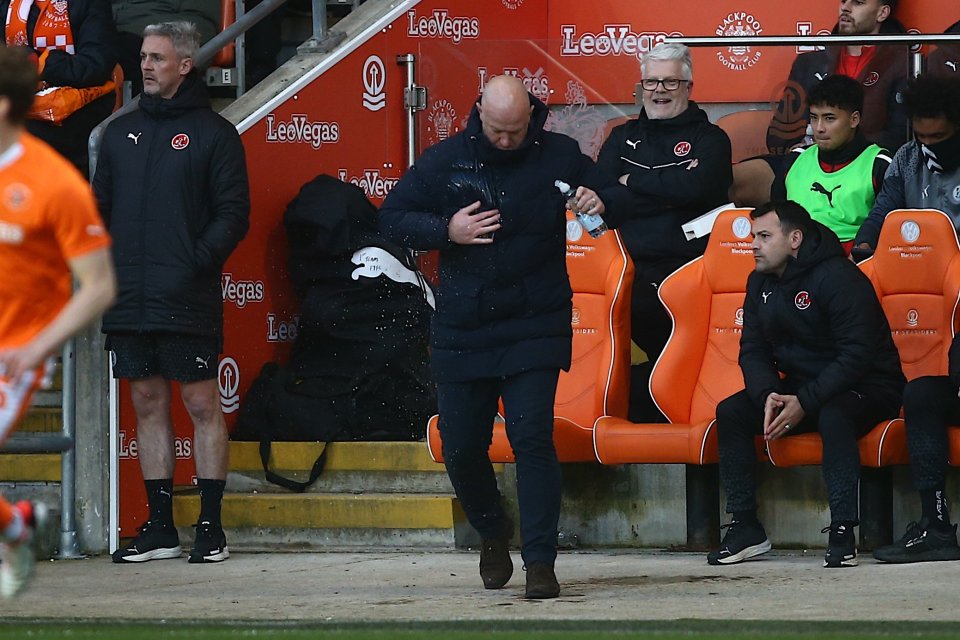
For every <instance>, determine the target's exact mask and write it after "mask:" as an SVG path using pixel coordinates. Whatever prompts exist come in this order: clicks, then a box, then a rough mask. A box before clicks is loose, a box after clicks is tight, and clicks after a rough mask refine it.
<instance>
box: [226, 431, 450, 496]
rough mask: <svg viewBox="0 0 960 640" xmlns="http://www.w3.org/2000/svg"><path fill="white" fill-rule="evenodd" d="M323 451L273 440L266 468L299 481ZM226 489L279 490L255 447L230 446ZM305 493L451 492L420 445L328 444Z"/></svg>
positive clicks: (320, 446)
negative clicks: (265, 471) (319, 470)
mask: <svg viewBox="0 0 960 640" xmlns="http://www.w3.org/2000/svg"><path fill="white" fill-rule="evenodd" d="M323 447H324V444H323V443H318V442H275V443H273V445H272V449H271V467H270V468H271V469H272V470H273V471H276V472H277V473H279V474H280V475H282V476H284V477H286V478H290V479H293V480H297V481H305V480H307V479H308V477H309V473H310V469H311V468H312V467H313V463H314V462H315V461H316V459H317V457H319V455H320V453H321V452H322V451H323ZM227 491H228V492H233V493H244V492H252V491H260V492H271V491H283V490H282V489H279V487H277V486H276V485H274V484H271V483H269V482H267V480H266V479H265V478H264V474H263V466H262V465H261V463H260V452H259V444H258V443H256V442H231V443H230V473H229V475H228V476H227ZM307 492H309V493H370V492H376V493H414V494H420V493H445V494H452V493H453V487H451V486H450V481H449V480H448V479H447V474H446V470H445V468H444V466H443V465H442V464H437V463H435V462H433V460H431V459H430V454H429V453H428V452H427V447H426V445H425V444H424V443H422V442H333V443H331V444H330V453H329V454H328V455H327V464H326V467H325V468H324V470H323V473H322V474H321V475H320V478H319V479H318V480H317V481H316V482H315V483H314V484H313V485H311V487H310V488H309V489H307Z"/></svg>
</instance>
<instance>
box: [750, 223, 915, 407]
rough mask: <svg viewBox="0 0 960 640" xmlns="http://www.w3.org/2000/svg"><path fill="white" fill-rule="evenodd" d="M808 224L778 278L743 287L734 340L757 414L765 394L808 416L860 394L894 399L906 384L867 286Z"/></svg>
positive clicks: (763, 277)
mask: <svg viewBox="0 0 960 640" xmlns="http://www.w3.org/2000/svg"><path fill="white" fill-rule="evenodd" d="M814 224H815V225H816V229H815V231H814V232H813V233H811V234H808V236H807V237H805V238H804V240H803V244H802V245H801V246H800V251H799V253H798V255H797V257H796V258H788V260H789V262H788V264H787V268H786V270H785V271H784V273H783V276H782V277H780V278H778V277H776V276H775V275H772V274H762V273H759V272H756V271H754V272H753V273H751V274H750V277H749V278H748V279H747V294H746V298H745V300H744V303H743V334H742V335H741V336H740V368H741V369H742V370H743V379H744V382H745V383H746V388H747V392H748V393H749V395H750V398H751V400H753V401H754V402H755V403H756V404H757V405H758V406H761V407H762V406H763V405H764V403H765V402H766V399H767V396H768V395H769V394H770V393H771V392H777V393H791V394H794V393H795V394H796V395H797V397H798V399H799V400H800V405H801V406H802V407H803V409H804V411H806V412H807V413H812V412H816V411H819V410H820V408H821V407H822V406H823V405H824V403H826V402H828V401H829V400H830V399H831V398H833V397H835V396H837V395H838V394H840V393H844V392H847V391H853V392H858V391H860V390H862V389H865V388H871V389H872V390H877V389H878V388H879V389H882V390H884V391H885V392H888V393H889V394H890V397H891V398H894V399H899V398H900V397H901V396H902V394H903V386H904V385H905V384H906V379H905V378H904V376H903V372H902V371H901V368H900V355H899V353H898V352H897V347H896V345H895V344H894V342H893V337H892V336H891V335H890V325H889V324H888V323H887V318H886V316H885V315H884V313H883V309H881V307H880V302H879V300H877V296H876V294H875V293H874V290H873V285H872V284H870V280H869V279H868V278H867V277H866V276H865V275H864V274H863V272H862V271H860V269H859V268H858V267H857V266H856V265H855V264H853V263H852V262H850V260H848V259H847V258H846V256H845V255H844V253H843V248H842V247H841V246H840V242H839V241H838V240H837V236H836V235H835V234H834V233H833V232H832V231H830V230H829V229H827V228H826V227H824V226H823V225H821V224H819V223H814ZM778 372H782V373H784V374H785V377H786V379H785V380H782V379H781V378H780V376H779V374H778Z"/></svg>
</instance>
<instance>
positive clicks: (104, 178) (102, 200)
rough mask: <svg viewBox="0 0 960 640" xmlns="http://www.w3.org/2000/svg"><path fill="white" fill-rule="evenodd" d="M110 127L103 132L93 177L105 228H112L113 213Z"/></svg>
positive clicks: (94, 191)
mask: <svg viewBox="0 0 960 640" xmlns="http://www.w3.org/2000/svg"><path fill="white" fill-rule="evenodd" d="M109 129H110V125H107V128H106V129H105V130H104V132H103V137H102V138H101V144H100V151H99V154H98V156H97V171H96V173H94V175H93V185H92V186H93V195H94V197H95V198H96V200H97V207H98V208H99V209H100V217H101V218H102V219H103V224H104V226H105V227H107V228H110V217H111V214H112V213H113V177H112V174H111V171H110V145H109V144H108V143H107V132H108V131H109Z"/></svg>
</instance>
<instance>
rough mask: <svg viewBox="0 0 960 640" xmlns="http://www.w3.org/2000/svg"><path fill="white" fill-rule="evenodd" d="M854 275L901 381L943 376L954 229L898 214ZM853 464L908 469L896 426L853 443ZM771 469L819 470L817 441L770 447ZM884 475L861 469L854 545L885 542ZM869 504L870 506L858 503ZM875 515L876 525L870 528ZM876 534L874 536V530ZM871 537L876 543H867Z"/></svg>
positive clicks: (953, 300) (957, 292) (958, 269)
mask: <svg viewBox="0 0 960 640" xmlns="http://www.w3.org/2000/svg"><path fill="white" fill-rule="evenodd" d="M860 268H861V269H862V270H863V272H864V273H865V274H866V275H867V276H868V277H869V278H870V281H871V282H872V283H873V286H874V289H875V290H876V292H877V297H878V298H879V299H880V303H881V305H882V307H883V310H884V313H885V314H886V316H887V321H888V322H889V323H890V329H891V331H892V332H893V339H894V342H895V343H896V345H897V349H898V351H899V352H900V362H901V365H902V366H903V372H904V374H905V375H906V377H907V380H913V379H914V378H919V377H921V376H928V375H943V374H945V373H946V372H947V355H948V352H949V349H950V343H951V341H952V340H953V335H954V333H955V332H956V329H957V322H958V316H957V303H958V300H960V245H958V243H957V234H956V231H955V230H954V226H953V222H952V221H951V220H950V218H949V217H947V215H946V214H944V213H943V212H941V211H936V210H908V209H903V210H898V211H893V212H891V213H890V214H889V215H888V216H887V218H886V220H885V221H884V223H883V229H882V230H881V232H880V239H879V241H878V243H877V250H876V252H875V253H874V256H873V257H872V258H870V259H868V260H865V261H864V262H863V263H862V264H861V265H860ZM950 431H951V434H950V435H951V461H953V460H960V429H951V430H950ZM859 445H860V463H861V464H862V465H863V466H864V467H867V468H871V467H872V468H875V469H876V468H880V467H885V466H888V465H896V464H908V463H909V461H910V458H909V453H908V450H907V437H906V429H905V427H904V423H903V419H902V418H896V419H894V420H888V421H885V422H882V423H880V424H878V425H877V426H876V427H874V428H873V429H872V430H871V431H870V432H869V433H868V434H866V435H865V436H863V437H862V438H860V441H859ZM767 450H768V454H769V456H770V461H771V462H773V464H774V465H776V466H778V467H792V466H798V465H811V464H820V463H821V461H822V459H823V447H822V442H821V441H820V436H819V434H816V433H804V434H798V435H795V436H790V437H789V438H781V439H779V440H775V441H773V442H770V443H769V445H768V447H767ZM890 482H891V481H890V478H889V474H888V473H879V472H870V471H869V470H868V469H864V473H863V478H862V481H861V512H862V515H863V518H862V519H863V520H864V525H863V527H861V540H864V539H866V540H867V542H868V543H869V542H874V543H875V542H877V541H879V542H884V541H886V540H888V539H889V538H890V537H891V536H892V533H893V531H892V521H891V520H889V519H888V517H887V516H890V517H892V511H891V510H892V504H891V503H890V500H891V494H890V491H891V490H892V489H891V486H890ZM870 500H873V501H876V502H875V503H874V504H873V505H872V506H868V505H867V504H865V501H870ZM876 509H879V510H880V513H881V514H886V515H882V519H881V520H879V521H873V522H870V518H871V516H873V515H874V514H875V513H876ZM874 526H878V527H879V529H873V527H874ZM871 536H876V537H877V539H873V540H871V539H870V537H871Z"/></svg>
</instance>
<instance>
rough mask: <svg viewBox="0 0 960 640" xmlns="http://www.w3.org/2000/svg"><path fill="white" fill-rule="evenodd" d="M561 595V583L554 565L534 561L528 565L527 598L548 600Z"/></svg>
mask: <svg viewBox="0 0 960 640" xmlns="http://www.w3.org/2000/svg"><path fill="white" fill-rule="evenodd" d="M559 595H560V583H558V582H557V574H556V573H554V572H553V567H552V566H550V565H549V564H546V563H543V562H534V563H532V564H531V565H530V566H528V567H527V592H526V594H525V595H524V597H525V598H528V599H531V600H546V599H547V598H556V597H557V596H559Z"/></svg>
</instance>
